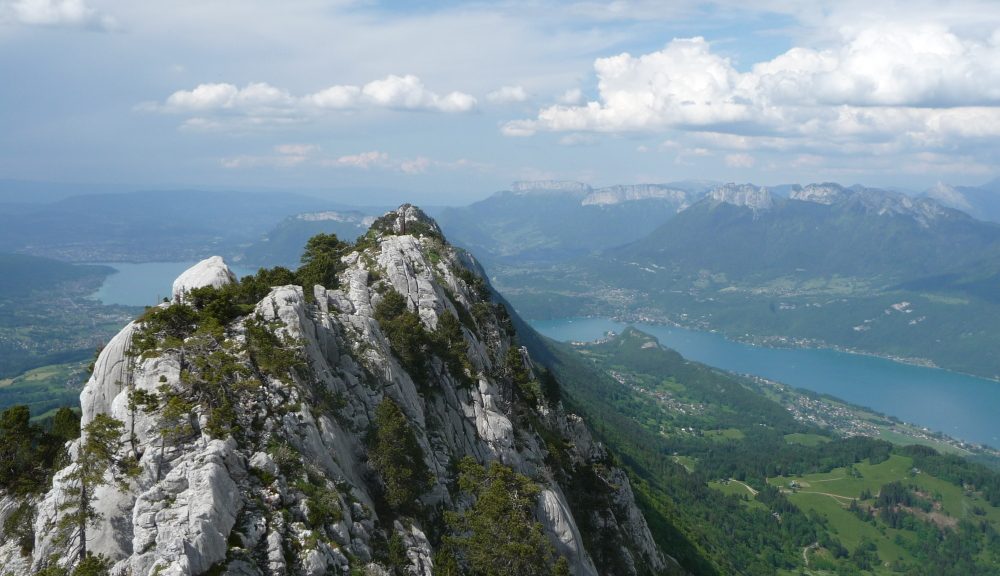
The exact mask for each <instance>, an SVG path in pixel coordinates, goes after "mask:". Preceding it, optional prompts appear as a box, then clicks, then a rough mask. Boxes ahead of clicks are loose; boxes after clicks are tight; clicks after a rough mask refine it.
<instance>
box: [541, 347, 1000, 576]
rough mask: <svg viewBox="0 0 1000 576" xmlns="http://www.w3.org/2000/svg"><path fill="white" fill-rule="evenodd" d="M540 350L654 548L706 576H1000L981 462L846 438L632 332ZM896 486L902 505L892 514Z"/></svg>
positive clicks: (998, 519) (989, 490)
mask: <svg viewBox="0 0 1000 576" xmlns="http://www.w3.org/2000/svg"><path fill="white" fill-rule="evenodd" d="M528 341H529V342H531V343H532V344H531V345H533V346H536V347H537V346H539V345H541V346H543V347H542V348H540V349H538V350H537V351H535V350H532V354H533V356H534V357H535V358H536V359H537V358H545V359H546V362H547V363H548V365H549V367H550V368H551V369H552V370H553V371H554V372H555V374H556V376H557V377H558V378H559V381H560V383H561V384H562V385H563V387H562V391H563V392H562V393H563V399H564V402H565V403H566V404H567V405H568V406H569V407H570V408H571V409H572V410H574V411H577V412H579V413H581V414H582V415H583V416H584V417H585V418H587V420H588V422H590V423H591V424H592V426H593V427H594V428H595V433H596V436H597V437H598V438H599V439H601V440H603V441H604V442H606V443H607V444H608V445H609V446H610V447H611V449H612V450H614V452H615V454H616V455H617V456H618V457H619V458H620V461H621V464H622V465H623V467H624V468H625V469H626V470H627V471H628V472H629V474H630V476H631V479H632V484H633V489H634V491H635V493H636V496H637V500H638V502H639V504H640V506H641V507H642V508H643V511H644V513H645V514H646V517H647V520H648V522H649V524H650V528H651V530H652V531H653V533H654V537H655V538H656V539H657V542H659V543H660V544H661V546H663V547H664V549H666V550H669V551H670V553H671V554H672V555H674V556H675V557H676V558H677V559H678V560H679V561H680V562H681V564H682V565H683V566H684V567H685V568H686V569H688V570H689V571H691V572H693V573H697V574H748V575H749V574H774V573H776V572H778V573H782V574H798V573H800V571H804V572H805V573H807V574H816V575H820V574H886V575H888V574H914V575H918V574H927V575H935V576H936V575H951V574H954V575H958V574H997V573H1000V538H998V537H997V536H996V534H997V528H998V527H1000V508H998V507H996V506H995V505H994V504H991V502H992V501H993V499H994V498H995V494H996V490H997V489H996V484H995V483H996V482H997V481H998V480H1000V475H998V474H997V473H995V472H992V471H990V470H989V469H987V468H985V467H984V466H982V465H979V464H976V463H974V462H971V461H969V460H967V459H963V458H960V457H957V456H954V455H941V454H939V453H938V452H936V451H934V450H933V449H930V448H928V447H923V446H908V447H894V446H893V445H891V444H888V443H886V442H883V441H880V440H876V439H872V438H865V437H853V438H838V437H836V436H834V435H833V434H831V432H829V431H827V430H821V429H817V428H814V427H811V426H808V425H806V424H803V423H800V422H798V421H796V420H795V419H794V418H793V417H792V415H791V414H790V413H789V412H788V411H787V410H785V409H784V408H782V406H781V405H780V404H778V403H776V402H774V401H772V400H770V399H768V398H767V397H765V396H764V395H763V394H761V393H760V392H759V391H758V390H760V387H759V385H758V384H757V383H756V382H754V381H752V380H749V379H744V378H741V377H737V376H733V375H729V374H726V373H724V372H721V371H718V370H715V369H712V368H709V367H706V366H703V365H699V364H697V363H694V362H688V361H686V360H684V359H683V358H682V357H681V356H680V355H678V354H676V353H675V352H672V351H669V350H665V349H663V348H661V347H659V346H657V345H655V340H654V339H653V338H651V337H649V336H646V335H644V334H642V333H639V332H637V331H634V330H629V331H626V332H625V333H623V334H622V335H620V336H618V337H616V338H613V339H611V340H608V341H605V342H602V343H599V344H590V345H586V346H578V347H570V346H566V345H558V344H553V343H548V344H540V343H539V341H537V340H532V339H529V340H528ZM651 343H653V345H651ZM793 482H794V484H793ZM893 483H898V487H897V488H896V491H897V497H896V499H895V500H893V501H891V502H888V501H883V502H882V503H881V504H879V503H878V498H879V494H880V493H881V491H882V490H884V489H885V486H887V485H888V486H897V485H896V484H893ZM888 490H893V488H889V489H888ZM887 494H888V492H887ZM900 494H902V496H900ZM887 498H888V496H887ZM883 511H884V512H883ZM946 543H947V544H946ZM805 559H808V561H806V560H805Z"/></svg>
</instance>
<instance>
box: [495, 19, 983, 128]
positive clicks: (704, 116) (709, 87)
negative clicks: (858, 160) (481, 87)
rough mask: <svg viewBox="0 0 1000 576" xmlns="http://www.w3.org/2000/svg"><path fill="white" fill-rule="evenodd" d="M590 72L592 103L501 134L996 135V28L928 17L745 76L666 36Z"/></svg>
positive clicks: (703, 45) (800, 53) (789, 55)
mask: <svg viewBox="0 0 1000 576" xmlns="http://www.w3.org/2000/svg"><path fill="white" fill-rule="evenodd" d="M594 71H595V74H596V79H597V91H598V99H597V100H595V101H590V102H586V103H583V104H578V105H572V104H570V105H567V104H561V105H560V104H557V105H552V106H548V107H545V108H542V109H541V110H540V111H539V112H538V114H537V116H536V117H535V118H532V119H524V120H514V121H511V122H508V123H506V124H505V125H504V126H503V128H502V131H503V133H504V134H506V135H508V136H530V135H532V134H534V133H536V132H539V131H549V132H566V131H571V132H615V133H619V132H653V133H655V132H665V131H669V130H680V131H689V132H717V133H723V134H739V135H748V136H766V137H782V138H787V137H809V138H817V137H819V138H824V139H830V140H841V139H842V140H853V141H878V140H886V139H889V140H894V139H899V138H902V139H905V140H907V141H909V142H911V143H914V144H918V145H924V146H934V145H942V144H944V143H946V142H947V141H948V140H949V139H951V138H973V139H974V138H990V137H995V136H997V135H1000V30H998V31H996V32H994V33H993V34H992V36H990V37H988V38H985V39H978V40H977V39H963V38H959V37H958V36H956V35H955V34H954V33H952V32H951V31H949V30H948V29H947V28H945V27H943V26H939V25H933V24H925V25H921V26H898V25H881V26H875V27H869V28H865V29H860V30H855V31H852V32H850V33H849V36H848V37H846V38H845V39H844V41H843V42H842V43H841V44H840V45H839V46H838V47H836V48H833V49H825V50H819V49H813V48H803V47H796V48H792V49H791V50H788V51H787V52H785V53H784V54H781V55H779V56H777V57H776V58H774V59H772V60H769V61H765V62H760V63H757V64H755V65H754V66H752V68H750V69H749V70H748V71H746V72H740V71H739V70H738V69H737V68H736V66H735V65H734V64H733V63H732V62H731V61H730V60H729V59H728V58H725V57H723V56H721V55H719V54H717V53H715V52H714V51H713V50H712V46H711V45H710V44H709V43H708V42H706V41H705V40H704V39H703V38H700V37H696V38H688V39H675V40H673V41H671V42H670V43H668V44H667V45H666V47H665V48H663V49H662V50H659V51H656V52H652V53H649V54H643V55H640V56H632V55H630V54H628V53H623V54H619V55H617V56H612V57H608V58H599V59H597V60H596V61H595V63H594Z"/></svg>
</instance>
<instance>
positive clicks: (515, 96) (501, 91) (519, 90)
mask: <svg viewBox="0 0 1000 576" xmlns="http://www.w3.org/2000/svg"><path fill="white" fill-rule="evenodd" d="M486 99H487V100H489V101H490V102H494V103H497V104H511V103H514V102H524V101H526V100H527V99H528V91H527V90H525V89H524V86H501V87H500V88H498V89H496V90H494V91H492V92H490V93H489V94H487V95H486Z"/></svg>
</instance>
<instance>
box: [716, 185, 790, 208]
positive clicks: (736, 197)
mask: <svg viewBox="0 0 1000 576" xmlns="http://www.w3.org/2000/svg"><path fill="white" fill-rule="evenodd" d="M707 198H708V200H709V201H710V202H712V203H714V204H732V205H734V206H746V207H747V208H750V209H751V210H753V211H754V212H758V211H764V210H770V209H771V207H772V206H774V199H773V198H772V197H771V192H770V191H768V189H767V188H764V187H762V186H754V185H753V184H732V183H730V184H723V185H722V186H719V187H717V188H715V189H713V190H712V191H710V192H709V193H708V196H707Z"/></svg>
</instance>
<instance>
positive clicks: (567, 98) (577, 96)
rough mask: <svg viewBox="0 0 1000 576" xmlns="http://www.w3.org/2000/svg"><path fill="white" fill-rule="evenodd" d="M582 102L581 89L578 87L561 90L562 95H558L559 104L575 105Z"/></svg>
mask: <svg viewBox="0 0 1000 576" xmlns="http://www.w3.org/2000/svg"><path fill="white" fill-rule="evenodd" d="M581 102H583V90H580V89H579V88H570V89H569V90H567V91H565V92H563V95H562V96H560V97H559V103H560V104H569V105H575V104H580V103H581Z"/></svg>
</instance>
